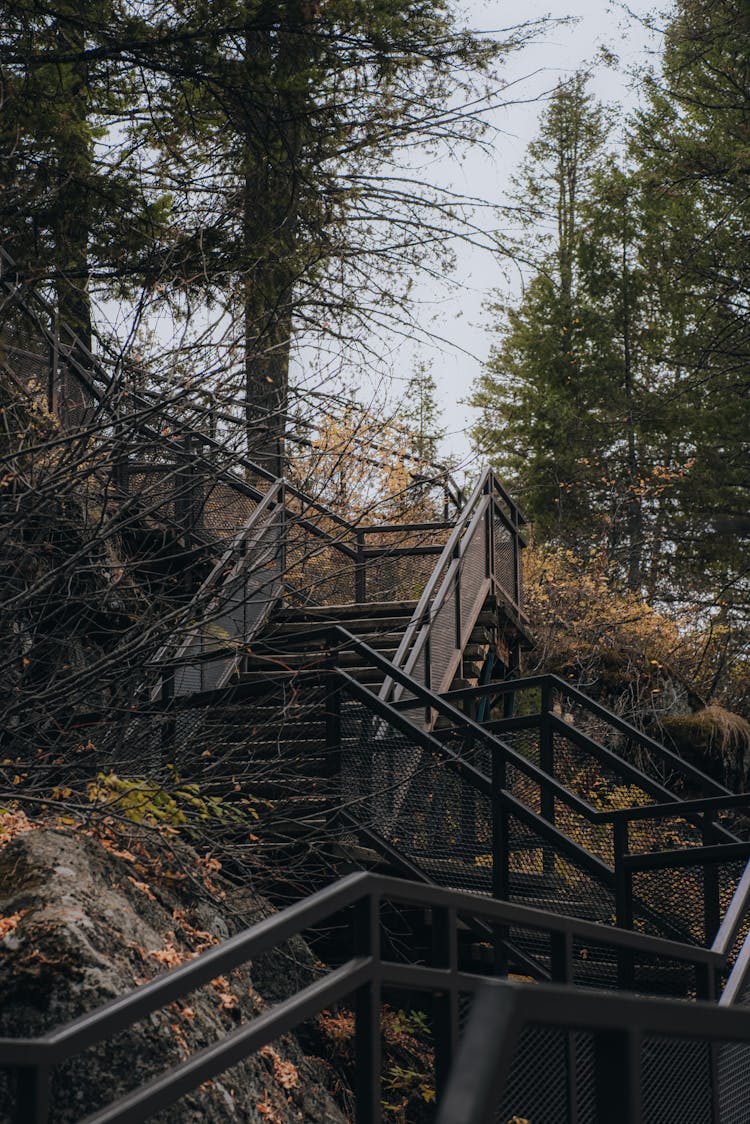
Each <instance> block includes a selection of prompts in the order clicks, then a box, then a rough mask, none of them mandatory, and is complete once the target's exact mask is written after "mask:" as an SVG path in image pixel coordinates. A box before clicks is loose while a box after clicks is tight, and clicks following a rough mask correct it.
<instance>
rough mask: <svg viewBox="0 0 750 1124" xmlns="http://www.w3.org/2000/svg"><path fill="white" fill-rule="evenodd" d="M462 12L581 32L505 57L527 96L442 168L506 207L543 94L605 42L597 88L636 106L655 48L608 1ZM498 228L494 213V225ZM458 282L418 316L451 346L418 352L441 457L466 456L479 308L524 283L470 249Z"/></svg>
mask: <svg viewBox="0 0 750 1124" xmlns="http://www.w3.org/2000/svg"><path fill="white" fill-rule="evenodd" d="M630 6H631V9H632V10H634V11H635V12H636V13H637V14H639V15H645V14H647V13H648V12H650V11H653V10H654V7H655V5H654V3H646V2H644V0H633V2H632V3H631V5H630ZM465 11H466V12H467V22H468V23H469V24H470V25H471V26H472V27H473V28H474V29H476V30H490V29H495V28H500V27H502V26H505V25H508V24H510V23H513V22H517V21H518V20H519V19H534V18H537V17H541V16H544V15H551V16H564V15H571V16H574V17H576V21H577V22H576V24H575V26H568V27H558V28H552V29H550V30H548V31H547V32H546V33H545V34H544V35H543V36H542V38H541V39H540V40H539V41H537V42H535V43H533V44H531V45H530V46H529V47H527V48H526V49H525V50H524V51H523V52H520V53H518V54H517V55H515V56H511V58H510V59H509V63H508V66H507V68H506V70H505V71H504V73H505V76H506V77H507V78H508V79H523V80H522V81H519V83H518V84H517V85H516V86H515V87H514V95H515V96H517V97H519V98H520V97H523V98H524V99H525V102H526V104H522V105H517V106H510V107H508V108H507V109H505V110H499V111H497V112H496V113H495V114H494V116H493V119H492V124H493V126H494V127H495V128H496V129H498V130H500V132H499V133H498V134H497V136H496V141H495V144H494V150H493V153H492V155H491V156H490V155H483V154H482V153H480V152H479V151H474V152H472V153H470V154H469V156H468V158H467V159H466V160H465V161H464V162H463V163H462V165H461V167H460V168H453V167H451V168H448V166H446V178H447V177H450V178H451V179H452V181H453V184H455V186H456V188H457V189H459V190H464V191H465V192H466V193H467V194H469V195H473V196H481V197H482V198H486V199H488V200H493V201H494V200H497V201H502V199H503V197H504V194H505V191H506V190H507V185H508V180H509V177H510V175H511V174H512V172H513V170H514V169H515V168H516V167H517V166H518V164H519V162H520V160H521V158H522V157H523V154H524V151H525V149H526V146H527V144H528V142H529V141H530V140H531V139H532V138H533V137H534V135H535V133H536V129H537V121H538V117H539V113H540V112H541V110H542V109H543V106H544V100H543V99H544V95H545V93H546V92H547V91H548V90H550V89H551V88H552V87H553V86H554V84H555V83H556V82H557V81H558V80H559V79H560V78H561V77H564V76H565V75H567V74H570V73H571V72H572V71H574V70H576V69H577V68H578V67H580V66H582V65H584V64H586V63H587V62H591V61H593V60H594V59H595V56H596V54H597V51H598V49H599V47H600V46H602V45H603V46H606V47H607V48H609V49H610V50H612V51H614V53H615V54H616V55H617V56H618V58H619V60H620V68H619V70H615V71H613V70H612V69H606V68H599V69H598V70H597V72H596V75H595V77H594V80H593V83H592V90H593V92H594V93H595V94H596V95H597V96H598V97H599V98H600V99H602V100H604V101H608V102H613V103H617V102H622V103H623V104H625V105H626V106H631V105H633V104H634V94H633V93H632V92H631V90H630V89H629V79H628V72H629V71H630V70H632V68H633V67H634V66H636V65H638V64H642V63H644V62H646V61H647V59H648V52H649V51H653V50H655V49H657V48H658V43H655V42H654V40H653V39H651V38H649V36H648V35H647V33H646V31H645V30H644V29H643V27H642V26H641V25H640V24H638V23H637V22H636V21H632V20H628V19H627V18H626V16H625V14H624V12H623V11H622V8H621V6H620V5H619V4H611V3H609V2H608V0H546V3H545V2H544V0H525V2H524V3H523V4H522V5H521V4H519V5H515V4H509V3H506V2H502V0H468V2H467V3H465ZM484 221H486V223H487V225H488V226H489V227H491V226H492V225H493V216H492V213H491V212H488V213H487V214H486V216H485V220H484ZM496 222H497V219H496V217H495V225H496ZM453 280H454V281H455V282H457V283H458V285H459V286H460V288H459V289H458V290H454V291H453V292H450V293H449V294H448V295H446V293H445V291H443V292H439V291H438V290H437V287H436V288H435V290H434V291H433V290H429V289H424V290H423V293H424V304H423V306H422V311H421V313H420V320H421V323H422V326H423V327H425V328H426V327H428V324H429V322H430V320H431V319H432V318H433V317H434V318H435V321H434V327H435V330H436V331H437V332H439V334H440V335H441V336H442V337H443V338H445V339H446V340H448V341H450V343H449V345H448V346H443V347H441V348H437V347H434V348H433V347H421V348H420V349H419V351H418V352H417V353H416V354H417V356H421V357H422V358H423V359H425V360H428V361H429V362H431V364H432V372H433V375H434V376H435V379H436V381H437V383H438V392H439V396H440V401H441V405H442V406H443V409H444V422H445V424H446V426H447V428H448V430H449V434H450V436H449V437H448V439H447V440H446V443H445V450H444V451H445V452H451V453H455V454H458V455H459V456H460V457H462V458H468V457H469V455H470V445H469V440H468V437H467V435H466V428H467V425H468V424H469V423H470V414H471V411H470V410H469V408H468V407H467V406H466V405H465V404H463V403H462V401H461V400H462V399H464V398H466V397H467V395H468V394H469V392H470V389H471V386H472V383H473V382H474V380H475V379H476V377H477V375H478V373H479V371H480V368H481V363H482V361H483V360H484V359H486V357H487V354H488V352H489V349H490V346H491V344H492V333H491V332H490V331H489V330H488V319H489V317H488V314H487V313H486V312H484V311H483V307H482V306H483V303H484V301H485V300H486V299H487V297H488V295H490V294H491V293H492V291H493V290H501V291H502V292H504V293H507V292H508V291H509V286H511V287H516V288H517V286H518V280H519V279H518V275H517V273H516V274H515V275H513V274H512V273H511V276H510V279H507V278H505V277H504V275H503V269H502V266H501V263H499V262H498V261H497V260H495V259H493V257H492V256H491V255H490V254H489V253H487V252H482V251H479V250H472V249H470V248H466V247H464V248H462V249H461V251H460V253H459V262H458V268H457V270H456V274H455V277H454V279H453ZM414 363H415V351H414V348H413V347H410V346H409V345H408V344H404V345H403V346H402V347H401V348H400V350H399V352H398V353H397V354H396V355H394V357H393V364H394V370H395V371H396V372H398V374H399V375H403V376H405V377H408V376H409V374H411V373H412V371H413V368H414Z"/></svg>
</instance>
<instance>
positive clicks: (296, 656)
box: [248, 648, 396, 671]
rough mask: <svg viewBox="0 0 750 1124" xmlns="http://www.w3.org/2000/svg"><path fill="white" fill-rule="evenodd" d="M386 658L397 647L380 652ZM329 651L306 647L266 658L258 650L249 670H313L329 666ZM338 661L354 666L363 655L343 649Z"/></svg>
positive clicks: (341, 663)
mask: <svg viewBox="0 0 750 1124" xmlns="http://www.w3.org/2000/svg"><path fill="white" fill-rule="evenodd" d="M380 654H381V655H382V656H383V658H384V659H393V657H394V656H395V654H396V649H395V648H387V649H385V650H383V651H381V652H380ZM326 660H327V653H326V652H310V651H306V650H305V649H300V650H298V651H284V652H279V653H277V654H273V655H271V654H269V655H268V657H267V658H264V656H263V655H262V654H258V653H257V651H256V652H254V653H253V655H252V656H251V657H250V658H249V661H248V670H249V671H260V670H268V669H269V668H270V669H272V670H274V669H276V668H277V667H281V668H282V669H283V668H285V667H307V668H309V669H311V670H314V669H316V668H325V667H327V663H326ZM336 662H337V663H338V665H339V666H340V667H352V666H357V665H359V664H361V663H362V656H361V655H360V654H359V653H358V652H351V651H343V652H339V653H338V656H337V659H336Z"/></svg>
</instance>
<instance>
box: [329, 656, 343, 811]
mask: <svg viewBox="0 0 750 1124" xmlns="http://www.w3.org/2000/svg"><path fill="white" fill-rule="evenodd" d="M326 662H327V665H328V667H327V673H326V714H325V728H326V766H325V772H326V779H327V780H328V782H329V785H330V794H329V795H330V803H329V805H328V810H327V816H326V819H327V826H328V831H329V832H331V833H332V832H334V831H335V829H336V822H337V819H338V810H339V808H340V806H341V804H342V803H343V796H344V794H343V768H342V765H343V763H342V756H341V686H340V684H339V680H338V677H337V675H336V671H335V668H336V664H337V662H338V656H337V653H336V652H331V654H330V656H329V657H328V660H327V661H326ZM337 797H338V798H337Z"/></svg>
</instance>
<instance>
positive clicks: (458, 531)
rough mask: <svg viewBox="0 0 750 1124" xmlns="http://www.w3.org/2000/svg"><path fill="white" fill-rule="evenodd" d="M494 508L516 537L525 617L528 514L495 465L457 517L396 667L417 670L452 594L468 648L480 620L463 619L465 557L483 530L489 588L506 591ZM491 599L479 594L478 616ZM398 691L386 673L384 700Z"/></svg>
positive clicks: (517, 602) (517, 603)
mask: <svg viewBox="0 0 750 1124" xmlns="http://www.w3.org/2000/svg"><path fill="white" fill-rule="evenodd" d="M496 495H499V496H500V498H501V499H502V500H503V502H505V503H506V504H507V505H508V507H509V509H510V512H511V518H510V519H508V518H507V517H506V516H505V513H504V512H503V511H502V509H501V508H499V506H498V505H497V503H496V499H495V496H496ZM488 511H489V512H490V518H492V517H494V516H495V515H499V516H500V517H501V518H502V521H503V522H504V524H505V525H506V527H507V529H508V530H509V532H510V534H511V536H512V538H511V541H512V550H513V557H514V572H515V573H514V582H513V584H514V592H513V604H514V608H515V609H516V611H517V612H518V615H519V618H522V617H523V611H522V608H521V593H520V587H519V584H518V568H519V552H520V549H521V547H522V546H523V539H522V537H521V533H520V527H521V525H522V524H523V523H524V522H525V518H524V516H523V515H522V514H521V512H520V510H519V509H518V508H517V506H516V504H515V503H514V501H513V500H512V499H511V498H510V497H509V496H508V494H507V492H506V491H505V489H504V488H503V487H502V485H501V484H500V482H499V481H498V480H497V479H496V477H495V475H494V473H493V471H492V469H491V468H485V470H484V471H483V473H482V475H481V476H480V478H479V480H478V481H477V484H476V486H475V487H474V490H473V491H472V493H471V496H470V497H469V499H468V500H467V502H466V505H465V507H464V508H463V510H462V512H461V514H460V516H459V518H458V519H457V521H456V524H455V527H454V528H453V531H452V533H451V535H450V536H449V538H448V540H447V542H446V543H445V545H444V547H443V550H442V553H441V555H440V558H439V559H438V561H437V563H436V565H435V567H434V569H433V571H432V574H431V576H430V579H429V581H428V582H427V585H426V586H425V588H424V590H423V592H422V596H421V597H420V599H419V601H418V603H417V606H416V608H415V610H414V613H413V614H412V618H411V620H410V621H409V623H408V625H407V626H406V629H405V631H404V634H403V636H402V638H401V642H400V644H399V646H398V648H397V650H396V653H395V655H394V657H393V663H394V665H395V666H397V667H401V668H403V669H404V670H405V671H406V672H408V673H411V672H413V670H414V668H415V666H416V664H417V661H418V660H419V658H420V656H421V655H422V654H423V652H424V651H425V649H427V650H429V634H430V629H431V626H432V624H433V622H434V621H435V619H436V618H437V616H438V614H439V612H440V610H441V609H442V608H443V606H444V605H445V604H446V603H447V601H448V598H449V597H450V596H451V593H452V594H453V597H454V601H455V604H454V609H453V615H454V617H455V626H456V627H455V631H456V645H457V650H458V651H459V659H460V651H462V649H463V644H464V641H465V638H466V637H467V636H468V635H469V634H470V632H471V630H472V628H473V626H474V624H475V619H471V620H467V621H465V622H464V621H463V620H462V617H461V615H462V611H463V606H462V596H461V570H462V560H463V557H464V555H465V553H466V550H467V547H468V545H469V544H471V543H472V542H473V541H474V538H475V536H476V535H477V534H478V533H483V534H484V536H485V542H484V556H485V573H486V579H485V581H486V583H487V591H486V592H487V593H491V592H495V593H497V592H498V591H500V590H501V589H502V587H501V586H500V584H499V582H498V581H497V577H496V573H495V559H494V548H493V537H494V536H493V533H492V531H491V530H490V529H489V528H488V527H487V526H486V525H485V517H486V514H487V512H488ZM502 592H503V596H504V597H506V598H507V594H506V593H505V591H504V590H502ZM476 593H477V594H479V593H481V591H480V590H477V591H476ZM485 599H486V597H484V598H483V597H480V596H476V598H475V605H474V612H475V614H478V613H479V612H480V611H481V608H482V604H480V601H481V602H482V603H483V602H484V600H485ZM459 633H460V636H459ZM450 674H452V664H450V665H449V667H448V670H447V672H446V675H448V676H450ZM426 680H427V684H428V685H431V675H430V671H429V668H427V669H426ZM437 686H438V687H441V686H443V684H438V685H437ZM398 694H399V692H398V690H397V688H396V687H395V685H394V682H393V679H392V677H391V676H386V679H385V682H384V683H383V686H382V687H381V690H380V698H382V699H385V700H390V701H395V700H396V699H397V697H398Z"/></svg>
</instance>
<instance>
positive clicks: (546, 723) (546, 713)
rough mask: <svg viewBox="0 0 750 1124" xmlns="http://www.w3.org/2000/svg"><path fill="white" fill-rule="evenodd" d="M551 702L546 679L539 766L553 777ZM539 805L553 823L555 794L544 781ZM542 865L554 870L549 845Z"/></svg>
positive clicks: (545, 847) (543, 815)
mask: <svg viewBox="0 0 750 1124" xmlns="http://www.w3.org/2000/svg"><path fill="white" fill-rule="evenodd" d="M551 704H552V690H551V685H550V683H549V680H547V681H545V683H544V685H543V687H542V700H541V706H540V715H539V768H540V769H542V771H543V772H545V773H546V774H547V776H548V777H554V775H555V735H554V732H553V729H552V723H551V722H550V711H551V709H552V705H551ZM539 807H540V811H541V814H542V819H543V820H546V821H547V823H549V824H553V825H554V822H555V795H554V793H553V791H552V789H551V788H549V787H548V786H547V785H546V784H544V782H542V783H541V785H540V792H539ZM542 867H543V870H544V871H545V873H547V874H549V873H551V872H552V871H554V868H555V855H554V850H553V848H552V847H550V846H549V845H546V846H544V847H543V849H542Z"/></svg>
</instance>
